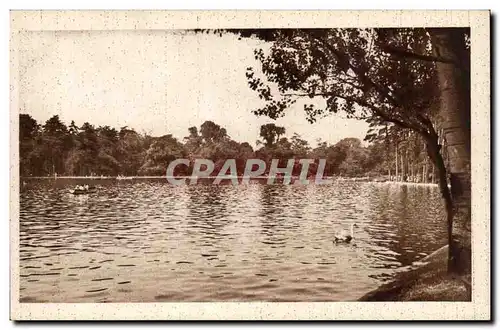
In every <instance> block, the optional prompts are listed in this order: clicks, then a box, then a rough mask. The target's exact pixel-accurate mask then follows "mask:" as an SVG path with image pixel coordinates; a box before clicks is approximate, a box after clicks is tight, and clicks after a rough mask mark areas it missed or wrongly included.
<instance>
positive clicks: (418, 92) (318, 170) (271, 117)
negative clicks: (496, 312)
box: [10, 11, 490, 320]
mask: <svg viewBox="0 0 500 330" xmlns="http://www.w3.org/2000/svg"><path fill="white" fill-rule="evenodd" d="M188 14H191V16H192V17H191V16H189V17H188ZM271 14H272V13H271V12H270V13H269V15H267V16H266V15H265V14H263V13H262V12H244V11H241V12H239V13H233V12H229V13H224V12H222V13H221V12H219V13H217V12H215V13H208V12H205V13H203V12H197V13H195V12H192V13H188V12H176V13H173V12H170V13H168V12H162V11H159V12H140V11H135V12H134V11H117V12H113V11H107V12H100V11H94V12H91V11H90V12H84V11H82V12H79V11H70V12H58V11H12V12H11V14H10V15H11V34H12V35H11V46H10V47H11V168H13V170H12V172H11V220H10V222H11V232H10V235H11V300H12V305H11V319H14V320H15V319H32V318H37V319H56V318H59V317H62V318H68V317H69V318H74V317H75V316H71V315H76V314H70V313H75V310H78V309H82V310H81V312H82V313H83V314H81V316H80V317H78V316H76V318H77V319H78V318H80V319H89V318H91V319H94V318H101V319H105V318H110V315H120V316H116V317H122V318H124V319H127V318H130V317H132V316H131V314H130V315H129V316H127V312H126V311H125V310H121V312H117V311H116V310H114V312H113V311H112V310H113V309H114V308H115V307H116V306H142V305H134V304H137V303H151V304H154V306H155V308H160V309H161V310H163V312H164V311H165V309H169V308H171V309H172V310H171V311H170V312H168V313H170V314H169V315H170V316H169V317H170V318H184V317H186V316H183V314H182V312H178V311H177V310H176V309H175V308H174V307H171V306H173V305H172V304H173V303H175V304H177V303H205V304H206V305H205V306H212V304H214V305H215V303H256V304H261V305H257V306H260V307H259V310H260V313H261V314H260V315H261V316H260V318H261V319H262V318H266V317H265V316H262V315H263V314H264V315H265V311H266V310H267V309H269V313H272V312H271V309H272V308H274V307H273V306H286V305H280V304H281V303H303V304H305V305H303V306H313V305H308V304H309V303H323V304H322V306H323V307H321V308H322V309H319V308H320V307H318V309H317V310H316V311H320V310H321V311H322V312H321V314H318V315H320V316H314V312H312V314H311V315H313V316H312V318H318V317H322V318H326V319H335V318H336V317H337V316H338V315H337V314H336V312H334V311H333V310H330V311H329V312H328V310H327V309H328V306H338V307H335V308H341V309H342V310H340V309H337V311H341V313H345V315H346V316H345V317H346V318H350V319H370V318H384V319H387V316H382V315H387V314H384V313H389V312H387V311H385V312H384V311H380V309H381V307H382V306H384V305H376V304H375V305H372V304H371V303H372V302H379V303H401V304H400V305H397V306H399V307H398V308H401V309H412V308H414V307H410V306H414V305H408V302H419V303H423V304H422V305H419V306H422V308H417V309H416V312H415V313H420V312H422V313H425V311H424V310H427V313H429V314H428V316H425V315H424V316H422V317H423V318H428V317H430V318H436V315H442V318H443V319H446V318H453V319H462V318H463V317H466V318H469V319H489V318H490V314H489V313H490V311H489V308H490V301H489V299H490V283H489V279H490V275H489V269H490V261H489V244H490V243H489V237H490V232H489V221H490V218H489V209H490V206H489V164H490V155H489V143H490V142H489V139H490V137H489V116H490V99H489V97H490V92H489V88H490V86H489V38H490V37H489V12H488V11H475V12H466V11H461V12H457V13H456V15H454V14H453V13H452V14H449V13H446V12H442V13H441V14H440V13H438V12H429V13H428V15H429V19H428V24H423V23H422V22H426V21H425V20H423V21H422V20H421V21H420V24H419V25H415V24H417V23H418V22H414V21H411V20H409V19H406V20H405V19H403V18H404V16H398V15H404V14H403V13H402V12H401V11H400V12H376V13H369V12H367V13H366V14H365V15H366V17H368V16H371V17H372V18H370V19H371V21H370V19H368V18H367V20H366V21H363V22H362V23H360V22H361V19H359V16H357V17H358V18H357V19H356V18H355V16H351V17H349V15H348V13H345V14H344V15H342V14H341V13H340V12H338V13H336V12H333V11H332V12H322V13H311V12H309V13H307V14H306V13H305V12H304V13H301V12H294V13H274V14H275V16H273V15H271ZM210 15H211V16H210ZM224 15H229V17H230V18H228V16H224ZM252 15H253V17H255V18H256V19H255V20H254V21H253V20H251V19H250V17H252ZM280 15H281V16H280ZM315 15H317V16H315ZM377 15H379V16H380V21H379V23H378V24H377V23H376V22H377V21H376V20H375V19H376V18H377ZM409 15H410V16H411V17H418V16H422V15H418V14H416V13H413V14H411V13H410V14H409ZM412 15H413V16H412ZM432 15H434V16H432ZM315 17H317V20H316V19H315ZM336 17H338V18H339V20H338V22H339V24H338V26H333V27H332V26H331V24H330V25H329V24H322V23H324V22H329V21H335V18H336ZM346 17H347V18H346ZM398 17H399V18H401V17H403V18H401V19H399V20H398V19H397V18H398ZM433 17H434V18H433ZM75 18H76V21H75V20H74V19H75ZM173 18H176V20H174V19H173ZM383 19H385V20H389V21H390V20H391V19H392V20H393V21H394V20H395V21H397V22H398V23H397V24H392V23H389V24H383V23H384V22H385V21H383ZM462 19H463V20H462ZM290 20H291V21H292V22H294V23H291V24H288V23H286V22H288V21H290ZM447 20H448V21H449V24H447V23H446V22H448V21H447ZM315 21H316V23H314V22H315ZM75 22H76V23H75ZM77 22H80V23H77ZM159 22H163V23H159ZM165 22H166V23H165ZM174 22H175V23H174ZM186 22H187V23H186ZM214 22H215V23H214ZM346 22H348V23H349V24H346ZM436 22H441V24H444V25H438V24H436ZM443 22H444V23H443ZM472 26H475V27H477V26H480V28H474V27H472ZM478 31H480V32H481V34H478ZM481 125H482V126H481ZM472 155H473V156H474V157H472ZM476 228H479V229H477V230H476ZM82 303H86V304H82ZM110 303H113V304H110ZM165 303H168V304H165ZM350 303H353V304H361V305H356V306H363V307H361V308H362V309H359V312H358V313H360V314H361V313H362V315H359V314H356V312H354V311H349V309H350V308H352V307H349V306H350V305H349V304H350ZM433 303H439V304H440V305H432V304H433ZM52 304H54V305H52ZM60 304H63V305H60ZM262 304H263V305H262ZM328 304H334V305H328ZM337 304H340V305H337ZM425 304H429V307H425V306H427V305H425ZM448 304H457V305H448ZM51 305H52V306H59V307H57V308H58V309H59V308H66V307H65V306H72V307H68V308H70V309H71V308H72V309H73V312H68V313H69V314H67V315H69V316H66V317H64V316H61V315H63V314H58V313H62V312H61V309H59V312H58V311H57V310H55V307H50V306H51ZM61 306H62V307H61ZM82 306H89V308H88V309H87V312H84V311H83V309H86V307H82ZM90 306H94V307H90ZM99 306H101V307H99ZM144 306H148V305H144ZM161 306H164V307H161ZM165 306H166V307H165ZM168 306H170V307H168ZM224 306H226V307H227V305H223V307H221V308H226V307H224ZM230 306H233V307H231V308H229V307H227V308H228V310H226V312H224V313H223V312H222V311H219V312H214V313H219V314H214V316H212V315H210V316H209V317H210V318H212V317H215V315H218V317H217V318H220V319H232V318H238V319H242V318H251V317H256V316H255V314H252V313H250V312H249V313H248V314H244V313H243V311H242V310H241V311H240V312H239V313H243V314H237V313H238V312H236V311H235V310H234V309H238V308H241V307H237V306H240V305H230ZM243 306H251V304H249V305H243ZM292 306H293V305H292ZM377 306H378V307H377ZM431 306H434V307H431ZM450 306H451V307H450ZM453 306H458V307H453ZM473 306H475V307H473ZM438 307H439V308H441V307H442V308H444V309H446V308H449V310H448V312H446V311H445V310H443V312H442V314H437V313H439V312H438V309H436V308H438ZM116 308H121V307H116ZM136 308H139V309H140V308H144V309H147V308H146V307H135V308H134V307H131V309H130V310H129V311H134V312H135V313H136V314H137V315H138V316H136V317H137V318H144V317H147V318H149V319H155V318H156V317H151V316H149V317H148V316H144V315H151V314H144V315H143V316H141V315H140V312H139V309H136ZM179 308H180V307H179ZM193 308H194V307H193ZM207 308H211V307H207ZM214 308H217V307H214ZM244 308H246V307H244ZM277 308H278V307H277ZM293 308H297V309H301V308H300V307H293ZM309 308H310V309H314V308H313V307H304V309H303V311H305V310H309ZM332 308H333V307H332ZM395 308H396V307H395ZM99 309H101V310H100V311H97V310H99ZM105 309H106V310H109V314H102V313H104V310H105ZM365 309H366V310H365ZM419 309H420V311H419ZM28 310H29V312H28ZM247 310H248V311H251V307H248V309H247ZM377 310H378V311H377ZM450 310H451V311H450ZM467 310H468V312H463V314H460V311H467ZM92 311H94V312H92ZM362 311H364V312H362ZM79 312H80V311H78V313H79ZM198 312H199V310H198ZM92 313H95V314H92ZM113 313H116V314H113ZM147 313H151V310H148V312H147ZM158 313H160V312H158ZM195 313H197V312H196V311H193V310H191V312H190V313H187V314H185V315H188V314H189V315H191V317H192V318H197V319H198V318H205V317H207V315H206V314H205V315H204V314H203V313H204V312H200V313H202V314H195ZM232 313H236V314H232ZM280 313H283V312H280ZM284 313H286V311H285V312H284ZM328 313H329V314H328ZM377 313H382V314H380V315H379V314H377ZM453 313H455V314H453ZM44 315H45V317H44ZM106 315H107V316H106ZM161 315H164V314H161ZM193 315H198V316H193ZM235 315H236V316H235ZM238 315H239V316H238ZM244 315H245V316H244ZM250 315H253V316H250ZM280 315H282V314H280ZM356 315H357V316H356ZM377 315H379V316H377ZM406 315H407V316H403V314H401V315H400V316H399V317H403V318H407V317H412V316H411V315H410V314H406ZM408 315H410V316H408ZM114 317H115V316H113V318H114ZM158 317H160V315H158ZM281 317H282V318H294V317H295V316H293V315H288V316H281ZM394 317H395V318H398V316H397V315H395V316H394ZM299 318H302V319H307V318H308V317H307V316H299ZM342 318H344V317H342ZM438 318H439V317H438Z"/></svg>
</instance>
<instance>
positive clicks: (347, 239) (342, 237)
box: [333, 223, 358, 243]
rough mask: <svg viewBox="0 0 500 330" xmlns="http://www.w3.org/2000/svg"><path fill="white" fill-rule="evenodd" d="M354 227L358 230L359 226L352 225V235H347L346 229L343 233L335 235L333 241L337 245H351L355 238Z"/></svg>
mask: <svg viewBox="0 0 500 330" xmlns="http://www.w3.org/2000/svg"><path fill="white" fill-rule="evenodd" d="M354 227H356V228H357V227H358V225H357V224H355V223H352V224H351V232H350V233H347V232H346V231H345V229H343V230H342V231H341V232H337V233H336V234H335V236H334V238H333V241H334V242H335V243H341V242H344V243H349V242H350V241H352V239H353V238H354Z"/></svg>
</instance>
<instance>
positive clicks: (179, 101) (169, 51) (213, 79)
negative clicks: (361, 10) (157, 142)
mask: <svg viewBox="0 0 500 330" xmlns="http://www.w3.org/2000/svg"><path fill="white" fill-rule="evenodd" d="M261 47H264V48H266V47H268V44H266V43H264V42H262V41H260V40H254V39H247V38H243V39H241V40H238V38H237V37H236V36H234V35H232V34H227V35H226V34H223V35H222V36H219V35H214V34H194V33H192V32H186V31H181V30H179V31H163V30H158V31H135V30H127V31H83V32H82V31H43V32H36V31H35V32H26V33H23V34H22V36H21V43H20V53H19V90H20V95H19V100H20V112H21V113H28V114H30V115H31V116H32V117H33V118H35V119H36V120H37V121H38V122H39V123H44V122H45V121H46V120H47V119H49V118H50V117H52V116H53V115H56V114H57V115H59V117H60V118H61V120H62V121H63V122H64V123H66V124H67V125H69V123H70V122H71V120H74V121H75V123H76V125H78V126H81V125H82V124H83V123H84V122H89V123H91V124H93V125H95V126H99V125H109V126H112V127H115V128H117V129H119V128H120V127H123V126H128V127H130V128H133V129H135V130H136V131H138V132H140V133H148V134H150V135H153V136H161V135H165V134H172V135H173V136H175V137H177V138H178V139H180V140H182V139H183V138H184V137H185V136H187V135H188V128H189V127H191V126H197V127H199V126H200V125H201V124H202V123H203V122H204V121H206V120H212V121H214V122H215V123H217V124H219V125H221V126H222V127H224V128H226V130H227V132H228V135H229V136H230V137H231V138H232V139H234V140H236V141H238V142H245V141H246V142H249V143H250V144H251V145H253V146H255V141H256V140H257V139H259V137H258V135H259V128H260V125H263V124H266V123H271V122H272V123H275V124H276V125H279V126H284V127H285V129H286V136H288V137H291V136H292V135H293V134H294V133H298V134H300V135H301V136H302V138H304V139H305V140H307V141H309V143H310V144H311V145H315V144H316V142H315V141H316V140H317V139H321V140H323V141H327V142H329V143H336V142H337V141H339V140H340V139H342V138H344V137H357V138H360V139H361V140H362V139H363V138H364V136H365V134H366V131H367V128H368V125H367V124H366V123H364V122H361V121H357V120H354V119H345V118H342V115H339V114H336V115H332V116H329V117H327V118H322V119H320V120H319V121H318V122H317V123H315V124H309V123H308V122H307V121H306V116H305V114H304V112H303V107H302V105H303V103H300V102H298V103H297V104H295V105H294V106H292V107H291V108H290V109H289V110H287V113H286V115H285V117H283V118H280V119H278V120H276V121H274V120H272V119H270V118H268V117H257V116H255V115H254V114H252V110H254V109H257V108H258V107H259V106H262V104H263V103H262V102H263V101H261V100H260V99H259V98H258V95H257V93H256V92H255V91H253V90H251V89H250V88H249V87H248V85H247V80H246V77H245V72H246V68H247V67H249V66H252V67H255V68H258V67H259V63H258V62H257V61H256V60H255V59H254V57H253V50H254V49H255V48H261ZM257 72H259V71H258V70H257ZM308 102H309V103H310V101H308Z"/></svg>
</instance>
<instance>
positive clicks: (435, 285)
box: [358, 246, 471, 301]
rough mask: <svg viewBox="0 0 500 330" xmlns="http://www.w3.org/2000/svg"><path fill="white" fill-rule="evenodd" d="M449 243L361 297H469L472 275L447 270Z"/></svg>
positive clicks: (466, 299)
mask: <svg viewBox="0 0 500 330" xmlns="http://www.w3.org/2000/svg"><path fill="white" fill-rule="evenodd" d="M447 257H448V247H447V246H444V247H442V248H441V249H439V250H437V251H436V252H434V253H432V254H431V255H429V256H427V257H426V258H424V259H422V260H421V261H420V262H419V263H418V264H417V265H416V267H415V268H414V269H411V270H409V271H408V272H405V273H401V274H399V275H398V276H397V277H396V279H395V280H393V281H392V282H390V283H387V284H384V285H382V286H380V287H379V288H378V289H375V290H373V291H371V292H369V293H367V294H366V295H364V296H363V297H361V298H360V299H358V300H359V301H470V300H471V291H470V288H471V284H470V277H468V278H465V277H458V276H456V275H451V274H448V273H447V267H446V266H447Z"/></svg>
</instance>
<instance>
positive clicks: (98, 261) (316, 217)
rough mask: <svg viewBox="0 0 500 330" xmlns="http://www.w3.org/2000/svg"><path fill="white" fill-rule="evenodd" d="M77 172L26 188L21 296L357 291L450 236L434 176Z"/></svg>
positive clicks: (310, 296)
mask: <svg viewBox="0 0 500 330" xmlns="http://www.w3.org/2000/svg"><path fill="white" fill-rule="evenodd" d="M76 182H84V181H81V180H80V181H75V180H63V179H58V180H55V181H54V180H28V181H27V183H26V184H25V185H23V186H22V187H21V188H20V189H21V191H20V276H21V277H20V297H21V301H22V302H156V301H176V302H177V301H346V300H355V299H357V298H359V297H360V296H362V295H363V294H365V293H366V292H368V291H369V290H372V289H374V288H376V287H377V286H379V285H380V284H382V283H384V282H385V281H388V280H390V279H391V278H392V277H393V276H394V275H395V274H396V273H397V272H398V271H402V270H405V269H407V268H408V266H409V265H411V264H412V262H415V261H417V260H419V259H421V258H422V257H424V256H426V255H428V254H429V253H431V252H433V251H434V250H436V249H437V248H439V247H441V246H442V245H444V244H445V237H446V234H445V233H446V228H445V223H444V221H443V220H442V203H441V200H440V197H439V192H438V189H437V188H435V187H429V186H404V185H397V184H388V183H368V182H366V183H365V182H345V181H341V182H335V183H332V184H328V185H308V186H297V185H281V184H277V185H264V184H259V183H256V184H249V185H239V186H232V185H211V184H206V185H202V184H198V185H183V186H173V185H170V184H168V183H167V182H166V181H162V180H125V181H116V180H93V181H92V182H91V184H95V185H96V186H97V188H98V189H97V191H96V193H95V194H91V195H81V196H75V195H71V194H69V193H68V191H69V189H70V188H71V187H73V186H74V185H75V183H76ZM89 182H90V181H89ZM353 222H355V223H356V224H357V225H358V228H357V229H356V230H355V233H354V236H355V238H354V240H353V241H352V242H351V244H347V245H346V244H334V243H333V241H332V239H333V236H334V234H335V232H336V231H338V230H340V229H342V228H345V229H349V227H350V225H351V223H353Z"/></svg>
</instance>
